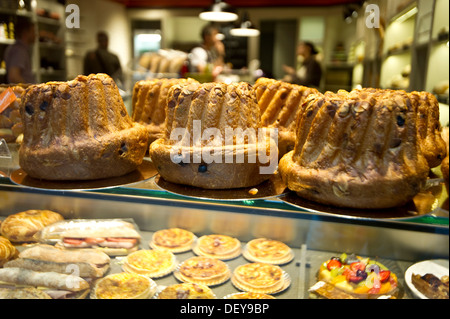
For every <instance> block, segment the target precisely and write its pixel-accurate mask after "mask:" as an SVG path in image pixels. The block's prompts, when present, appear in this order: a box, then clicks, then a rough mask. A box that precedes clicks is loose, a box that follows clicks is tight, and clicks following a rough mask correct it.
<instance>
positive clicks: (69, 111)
mask: <svg viewBox="0 0 450 319" xmlns="http://www.w3.org/2000/svg"><path fill="white" fill-rule="evenodd" d="M21 115H22V122H23V123H24V136H23V143H22V145H21V147H20V149H19V165H20V167H21V168H22V169H23V170H24V171H25V172H26V173H27V174H28V175H29V176H30V177H33V178H38V179H44V180H63V181H64V180H93V179H101V178H110V177H115V176H122V175H125V174H127V173H130V172H132V171H134V170H135V169H136V168H137V167H138V166H139V165H140V164H141V163H142V161H143V159H144V156H145V153H146V151H147V141H148V134H147V131H146V130H145V128H144V127H143V126H142V125H141V124H138V123H135V122H133V121H132V120H131V117H130V116H129V115H128V113H127V110H126V108H125V105H124V103H123V100H122V98H121V96H120V93H119V89H118V88H117V86H116V84H115V83H114V80H113V79H112V78H111V77H110V76H108V75H106V74H91V75H89V76H82V75H80V76H78V77H77V78H75V79H74V80H72V81H69V82H48V83H43V84H36V85H32V86H30V87H28V88H27V90H26V92H25V94H24V96H23V98H22V104H21Z"/></svg>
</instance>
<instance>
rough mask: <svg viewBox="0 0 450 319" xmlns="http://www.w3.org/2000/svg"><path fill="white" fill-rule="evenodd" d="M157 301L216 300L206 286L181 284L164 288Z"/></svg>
mask: <svg viewBox="0 0 450 319" xmlns="http://www.w3.org/2000/svg"><path fill="white" fill-rule="evenodd" d="M158 299H216V295H215V294H214V293H213V291H212V290H211V288H209V287H208V286H206V285H201V284H194V283H181V284H175V285H171V286H168V287H166V288H164V289H163V290H162V291H161V292H160V293H159V294H158Z"/></svg>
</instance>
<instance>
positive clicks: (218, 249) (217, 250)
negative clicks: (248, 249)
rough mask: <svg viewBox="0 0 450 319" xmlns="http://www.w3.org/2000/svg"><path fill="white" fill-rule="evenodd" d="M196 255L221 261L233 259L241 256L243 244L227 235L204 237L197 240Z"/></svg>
mask: <svg viewBox="0 0 450 319" xmlns="http://www.w3.org/2000/svg"><path fill="white" fill-rule="evenodd" d="M194 253H196V254H197V255H200V256H207V257H214V258H218V259H221V260H228V259H233V258H236V257H238V256H239V255H240V254H241V242H240V241H239V240H238V239H237V238H234V237H231V236H227V235H219V234H212V235H204V236H202V237H200V238H199V239H198V240H197V244H196V245H195V247H194Z"/></svg>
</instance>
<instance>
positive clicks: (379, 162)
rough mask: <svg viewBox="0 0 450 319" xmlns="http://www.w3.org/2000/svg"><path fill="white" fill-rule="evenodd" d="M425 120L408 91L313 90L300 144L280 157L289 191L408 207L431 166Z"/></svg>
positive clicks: (341, 201)
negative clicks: (425, 146) (421, 132)
mask: <svg viewBox="0 0 450 319" xmlns="http://www.w3.org/2000/svg"><path fill="white" fill-rule="evenodd" d="M422 120H423V117H421V116H419V113H418V111H417V108H415V107H414V103H412V102H411V98H410V96H409V95H408V94H406V92H403V91H399V92H396V91H395V92H394V91H379V90H359V91H358V90H355V91H352V92H345V91H339V92H338V93H331V92H327V93H326V94H324V95H312V96H310V98H309V99H308V100H307V102H306V103H305V104H304V106H303V108H302V110H301V112H300V113H299V115H298V118H297V140H296V145H295V148H294V150H293V151H291V152H289V153H287V154H286V155H285V156H283V158H282V159H281V160H280V163H279V171H280V173H281V176H282V178H283V180H284V181H285V182H286V184H287V186H288V188H289V189H291V190H292V191H295V192H296V193H297V194H298V195H299V196H300V197H303V198H306V199H308V200H312V201H315V202H318V203H321V204H326V205H332V206H340V207H350V208H362V209H380V208H388V207H395V206H401V205H404V204H406V203H407V202H408V201H410V200H411V199H412V198H413V197H414V196H415V195H416V194H417V193H418V192H419V191H420V190H421V189H422V187H423V186H424V185H425V183H426V180H427V177H428V173H429V169H430V168H429V164H428V162H427V159H426V158H425V156H424V155H423V153H422V146H421V141H422V139H421V138H419V134H418V132H419V130H418V126H419V125H420V123H421V121H422ZM436 126H439V123H437V124H435V127H436ZM435 138H436V139H440V135H439V136H436V137H435Z"/></svg>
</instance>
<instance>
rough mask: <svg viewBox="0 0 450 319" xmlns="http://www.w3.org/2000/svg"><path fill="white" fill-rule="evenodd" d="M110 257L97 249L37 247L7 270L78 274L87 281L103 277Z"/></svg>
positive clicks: (29, 250)
mask: <svg viewBox="0 0 450 319" xmlns="http://www.w3.org/2000/svg"><path fill="white" fill-rule="evenodd" d="M110 262H111V259H110V257H109V256H108V255H107V254H105V253H103V252H101V251H98V250H95V249H75V250H65V249H59V248H56V247H54V246H51V245H35V246H32V247H30V248H27V249H25V250H23V251H22V252H20V254H19V258H17V259H14V260H11V261H9V262H7V263H5V265H4V267H5V268H25V269H29V270H33V271H39V272H57V273H62V274H76V275H77V276H80V277H82V278H84V279H85V280H88V281H90V280H95V279H96V278H100V277H103V276H104V275H105V273H106V272H107V271H108V270H109V268H110Z"/></svg>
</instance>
